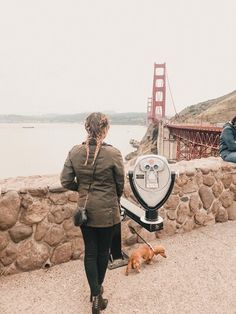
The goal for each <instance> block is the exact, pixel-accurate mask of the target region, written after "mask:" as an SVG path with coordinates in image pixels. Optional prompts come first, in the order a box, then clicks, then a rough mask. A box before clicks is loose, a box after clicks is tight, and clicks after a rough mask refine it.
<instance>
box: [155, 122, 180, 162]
mask: <svg viewBox="0 0 236 314" xmlns="http://www.w3.org/2000/svg"><path fill="white" fill-rule="evenodd" d="M157 153H158V155H161V156H164V157H166V158H167V160H168V161H169V162H172V161H173V162H174V161H176V159H177V158H176V157H177V142H176V141H175V139H174V138H172V136H171V134H170V131H169V129H168V128H167V127H166V126H165V121H164V120H160V121H159V125H158V138H157Z"/></svg>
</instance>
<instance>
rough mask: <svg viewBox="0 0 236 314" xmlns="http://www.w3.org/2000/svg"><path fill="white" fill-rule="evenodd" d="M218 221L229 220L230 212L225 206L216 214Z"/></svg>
mask: <svg viewBox="0 0 236 314" xmlns="http://www.w3.org/2000/svg"><path fill="white" fill-rule="evenodd" d="M215 220H216V222H226V221H227V220H228V212H227V210H226V209H225V208H224V207H222V206H221V207H220V208H219V209H218V212H217V213H216V216H215Z"/></svg>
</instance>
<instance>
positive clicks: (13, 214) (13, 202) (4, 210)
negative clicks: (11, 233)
mask: <svg viewBox="0 0 236 314" xmlns="http://www.w3.org/2000/svg"><path fill="white" fill-rule="evenodd" d="M19 210H20V197H19V194H18V193H17V192H16V191H9V192H7V193H6V194H4V195H1V196H0V230H7V229H9V228H11V227H12V226H14V225H15V223H16V221H17V218H18V213H19Z"/></svg>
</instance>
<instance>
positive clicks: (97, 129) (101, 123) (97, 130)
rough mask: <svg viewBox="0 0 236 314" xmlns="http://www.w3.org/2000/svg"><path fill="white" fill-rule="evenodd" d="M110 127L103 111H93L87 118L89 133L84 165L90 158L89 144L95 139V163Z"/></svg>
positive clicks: (86, 125) (86, 127)
mask: <svg viewBox="0 0 236 314" xmlns="http://www.w3.org/2000/svg"><path fill="white" fill-rule="evenodd" d="M108 128H109V121H108V118H107V116H106V115H105V114H103V113H101V112H93V113H91V114H90V115H89V116H88V117H87V118H86V120H85V130H86V131H87V133H88V136H87V139H86V142H85V147H86V160H85V163H84V165H87V164H88V158H89V144H90V143H91V142H93V141H95V142H96V149H95V152H94V157H93V162H92V164H94V162H95V160H96V158H97V155H98V152H99V150H100V148H101V146H102V142H103V139H104V137H105V135H106V132H107V130H108Z"/></svg>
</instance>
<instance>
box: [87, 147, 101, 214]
mask: <svg viewBox="0 0 236 314" xmlns="http://www.w3.org/2000/svg"><path fill="white" fill-rule="evenodd" d="M99 153H100V149H99V151H98V153H97V156H96V159H95V160H94V163H93V173H92V180H91V182H90V184H89V188H88V193H87V195H86V199H85V202H84V209H86V206H87V202H88V195H89V192H90V189H91V185H92V183H93V179H94V174H95V169H96V166H97V158H98V155H99Z"/></svg>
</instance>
